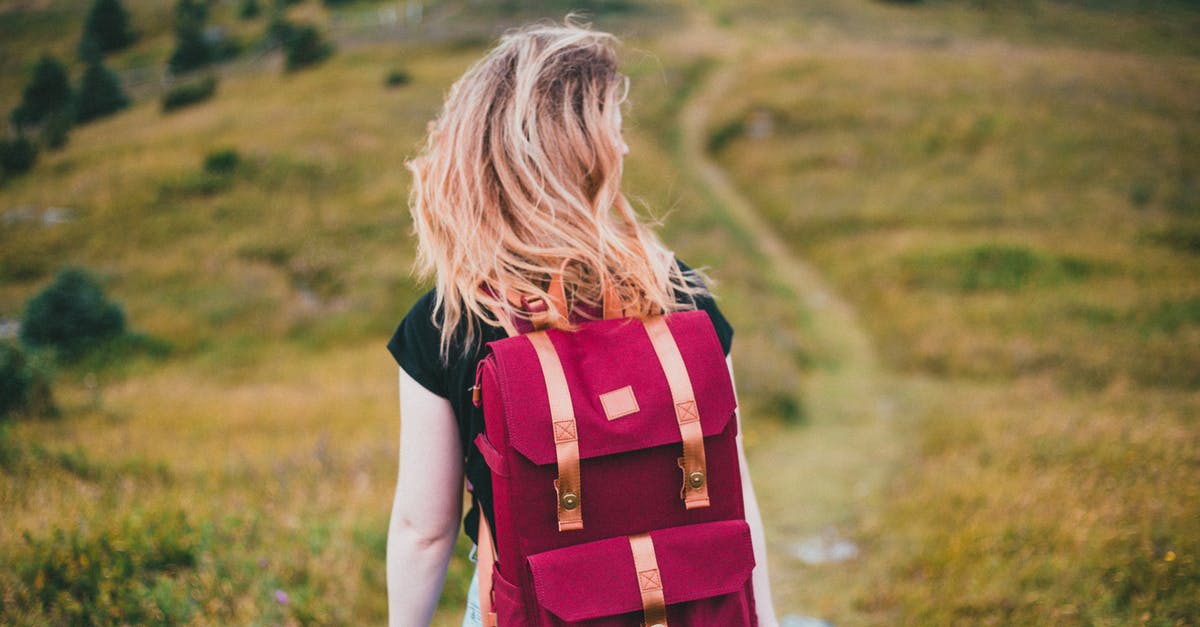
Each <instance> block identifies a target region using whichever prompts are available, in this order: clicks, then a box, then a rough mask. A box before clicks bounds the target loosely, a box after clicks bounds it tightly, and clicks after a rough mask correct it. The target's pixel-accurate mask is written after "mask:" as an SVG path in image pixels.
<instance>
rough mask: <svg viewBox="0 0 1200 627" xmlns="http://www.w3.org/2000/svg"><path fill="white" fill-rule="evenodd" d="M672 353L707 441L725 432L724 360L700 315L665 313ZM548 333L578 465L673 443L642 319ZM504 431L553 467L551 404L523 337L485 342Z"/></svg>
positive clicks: (729, 393) (668, 404)
mask: <svg viewBox="0 0 1200 627" xmlns="http://www.w3.org/2000/svg"><path fill="white" fill-rule="evenodd" d="M663 319H664V320H665V321H666V323H667V328H668V329H670V332H671V335H672V336H673V337H674V339H675V343H676V344H677V345H678V347H679V353H680V356H681V357H682V358H683V363H684V366H685V367H686V369H687V374H688V377H689V378H690V379H691V384H692V390H693V392H694V393H695V397H696V408H697V410H698V412H699V414H700V423H701V427H702V429H703V432H704V435H705V436H710V435H715V434H718V433H721V432H722V431H724V430H725V427H726V426H727V425H728V423H729V420H730V419H731V418H732V417H733V413H734V410H735V409H736V408H737V401H736V399H735V396H734V391H733V383H732V381H731V380H730V378H729V369H728V367H727V365H726V362H725V353H724V351H723V350H722V349H721V343H720V341H719V340H718V339H717V334H716V331H715V330H714V329H713V326H712V320H711V319H710V318H709V317H708V314H707V313H705V312H704V311H699V310H696V311H683V312H676V313H671V314H666V315H665V316H663ZM542 333H546V334H547V336H548V337H549V339H550V342H551V343H552V344H553V346H554V350H555V352H556V353H557V354H558V357H559V360H560V361H561V362H562V367H563V372H564V374H565V375H566V379H567V386H568V388H569V390H570V393H571V405H572V407H573V409H574V413H575V422H576V425H577V429H578V436H579V437H578V441H579V455H580V457H581V458H585V459H586V458H589V457H596V456H599V455H611V454H614V453H623V452H627V451H632V450H637V449H642V448H648V447H651V446H660V445H665V444H670V443H672V442H679V441H680V440H681V439H682V437H681V436H680V432H679V424H678V423H677V422H676V417H675V407H674V403H673V401H672V397H671V389H670V385H669V383H668V381H667V377H666V374H665V373H664V372H663V367H662V365H661V364H660V363H659V360H658V356H657V354H656V352H655V350H654V347H653V345H652V343H651V340H650V338H649V336H648V335H647V332H646V329H645V327H644V325H643V324H642V322H641V320H640V319H637V318H623V319H618V320H598V321H594V322H585V323H581V324H580V325H579V327H578V328H577V330H575V331H573V332H566V331H560V330H557V329H549V330H547V331H542ZM488 346H489V347H490V348H491V350H492V358H493V359H494V362H495V367H496V374H497V384H498V387H499V392H500V394H499V396H500V398H501V399H502V401H503V405H504V420H505V430H506V431H507V432H508V439H509V442H510V443H511V444H512V446H513V447H514V448H515V449H516V450H517V451H519V452H520V453H521V455H523V456H525V457H526V458H528V459H529V460H530V461H531V462H533V463H535V464H538V465H542V464H552V463H554V462H555V444H554V433H553V427H552V419H551V415H550V401H549V396H548V394H547V391H546V381H545V378H544V377H543V374H542V369H541V365H540V362H539V361H538V357H537V353H536V350H535V349H534V347H533V344H531V343H530V340H529V338H528V337H527V336H524V335H518V336H513V337H510V338H505V339H502V340H497V341H495V342H491V343H489V344H488Z"/></svg>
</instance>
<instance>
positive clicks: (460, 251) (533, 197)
mask: <svg viewBox="0 0 1200 627" xmlns="http://www.w3.org/2000/svg"><path fill="white" fill-rule="evenodd" d="M615 43H616V40H615V38H614V37H613V36H612V35H610V34H608V33H603V32H598V31H593V30H591V29H589V28H587V27H586V26H579V25H576V24H573V23H571V21H570V20H569V19H568V21H567V23H566V24H565V25H564V26H550V25H536V26H532V27H526V28H524V29H521V30H519V31H514V32H511V33H509V34H507V35H505V36H504V37H503V38H501V40H500V43H499V45H497V46H496V47H495V48H493V49H492V50H491V51H490V52H489V53H488V54H487V55H486V56H485V57H484V58H483V59H481V60H480V61H479V62H477V63H476V64H475V65H474V66H472V67H471V68H470V69H469V70H468V71H467V72H466V74H464V75H463V77H462V78H460V79H459V80H458V82H456V83H455V84H454V86H453V87H451V89H450V93H449V95H448V96H447V98H446V103H445V106H444V108H443V110H442V112H441V114H440V115H439V116H438V118H437V119H436V120H435V121H434V122H433V123H432V124H431V125H430V132H429V137H428V141H427V143H426V145H425V148H424V150H423V151H422V153H421V154H420V155H419V156H418V157H417V158H415V159H413V160H412V161H411V162H409V164H408V167H409V169H410V170H411V171H412V173H413V177H414V181H413V188H412V197H411V199H410V206H411V209H412V214H413V220H414V224H415V227H416V231H417V235H418V239H419V250H418V263H419V267H420V270H421V271H422V273H424V274H426V275H428V274H431V273H436V275H437V284H438V290H437V291H438V308H439V310H440V311H441V312H442V313H443V316H442V318H443V320H442V323H443V328H442V352H443V356H446V355H447V351H448V347H449V345H450V343H451V340H452V336H453V333H454V332H455V329H456V328H457V327H458V326H459V323H460V322H463V321H465V323H466V324H465V327H464V328H465V329H466V337H465V339H467V340H468V344H469V343H470V341H471V340H473V339H474V337H475V333H476V331H477V330H476V329H475V326H474V325H475V323H474V319H475V318H478V319H483V320H487V321H490V322H495V321H496V320H497V315H503V316H509V317H526V318H527V317H528V315H527V314H525V313H524V312H522V311H520V310H519V308H514V307H513V305H512V304H511V303H509V302H508V301H507V300H506V299H505V298H504V295H505V294H507V293H510V292H515V293H520V294H525V295H529V296H542V297H544V298H546V302H550V299H549V298H548V297H547V294H546V289H547V284H548V281H549V278H550V276H551V275H552V274H553V273H556V272H558V271H560V269H561V270H562V275H563V280H564V284H565V286H566V290H567V294H568V296H569V297H570V299H571V301H572V302H574V303H583V304H585V305H587V306H588V307H590V308H593V309H595V308H597V307H599V305H600V301H601V298H602V294H603V286H606V285H607V286H611V287H612V288H614V289H613V291H614V292H615V294H616V295H617V296H618V297H619V299H620V300H621V302H622V304H623V305H624V306H625V308H626V309H627V310H628V311H631V312H632V313H634V314H647V313H650V312H653V311H656V310H659V311H670V310H673V309H678V308H681V307H688V305H682V306H681V305H677V304H676V302H675V296H674V294H675V292H683V293H687V294H695V293H697V292H698V291H700V290H698V289H697V288H696V287H694V286H693V284H692V282H690V281H688V280H687V279H686V278H685V277H683V276H682V275H681V273H680V272H679V270H678V268H677V267H676V266H675V264H674V261H673V258H672V255H671V254H670V252H669V251H667V250H666V249H665V248H664V247H663V246H662V244H661V243H660V242H659V241H658V239H657V238H656V237H655V236H654V234H653V233H652V232H650V231H649V230H648V229H647V228H645V227H644V226H643V225H642V224H641V223H640V222H639V221H638V219H637V216H636V215H635V214H634V212H633V209H632V208H631V207H630V205H629V202H628V201H627V200H626V198H625V196H624V195H623V194H622V193H621V189H620V183H621V168H622V162H623V154H624V142H623V141H622V139H621V128H620V127H621V114H620V107H621V104H622V103H623V102H624V100H625V92H626V89H627V85H628V81H627V79H626V78H625V77H624V76H623V75H621V74H620V73H619V72H618V70H617V57H616V52H615V50H614V45H615ZM585 309H586V308H585ZM553 313H555V314H557V315H558V316H559V319H560V320H562V319H565V315H566V313H567V312H553ZM470 314H474V315H473V316H472V315H470Z"/></svg>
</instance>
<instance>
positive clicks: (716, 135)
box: [708, 119, 746, 154]
mask: <svg viewBox="0 0 1200 627" xmlns="http://www.w3.org/2000/svg"><path fill="white" fill-rule="evenodd" d="M745 132H746V123H745V122H743V121H742V120H740V119H738V120H730V121H729V122H726V123H725V124H722V125H721V126H719V127H717V129H716V130H714V131H713V132H712V133H711V134H709V136H708V152H710V153H712V154H716V153H719V152H721V150H722V149H724V148H725V146H727V145H729V142H731V141H733V140H735V139H737V138H738V137H741V136H742V134H743V133H745Z"/></svg>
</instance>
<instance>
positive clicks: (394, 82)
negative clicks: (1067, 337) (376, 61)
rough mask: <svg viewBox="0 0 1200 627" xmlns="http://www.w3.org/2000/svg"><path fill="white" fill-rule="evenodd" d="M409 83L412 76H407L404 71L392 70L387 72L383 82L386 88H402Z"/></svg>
mask: <svg viewBox="0 0 1200 627" xmlns="http://www.w3.org/2000/svg"><path fill="white" fill-rule="evenodd" d="M411 82H412V76H409V74H408V72H405V71H404V70H392V71H391V72H388V75H387V78H386V79H385V80H384V84H386V85H387V86H388V87H402V86H404V85H407V84H409V83H411Z"/></svg>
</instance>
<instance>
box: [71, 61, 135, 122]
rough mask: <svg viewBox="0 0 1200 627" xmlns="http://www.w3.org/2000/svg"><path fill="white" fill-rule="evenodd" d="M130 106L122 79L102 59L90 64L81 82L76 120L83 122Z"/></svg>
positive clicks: (76, 105) (76, 107)
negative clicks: (122, 86)
mask: <svg viewBox="0 0 1200 627" xmlns="http://www.w3.org/2000/svg"><path fill="white" fill-rule="evenodd" d="M127 106H129V98H128V97H127V96H126V95H125V91H124V90H123V89H121V81H120V79H118V78H117V75H116V74H114V73H112V72H110V71H109V70H108V68H106V67H104V64H103V63H101V62H100V61H96V62H94V63H90V64H88V68H87V70H86V71H85V72H84V73H83V79H81V80H80V82H79V96H78V97H77V98H76V101H75V121H76V122H78V123H80V124H83V123H85V122H90V121H92V120H94V119H96V118H101V117H104V116H106V115H111V114H113V113H116V112H117V111H120V110H121V109H124V108H125V107H127Z"/></svg>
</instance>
